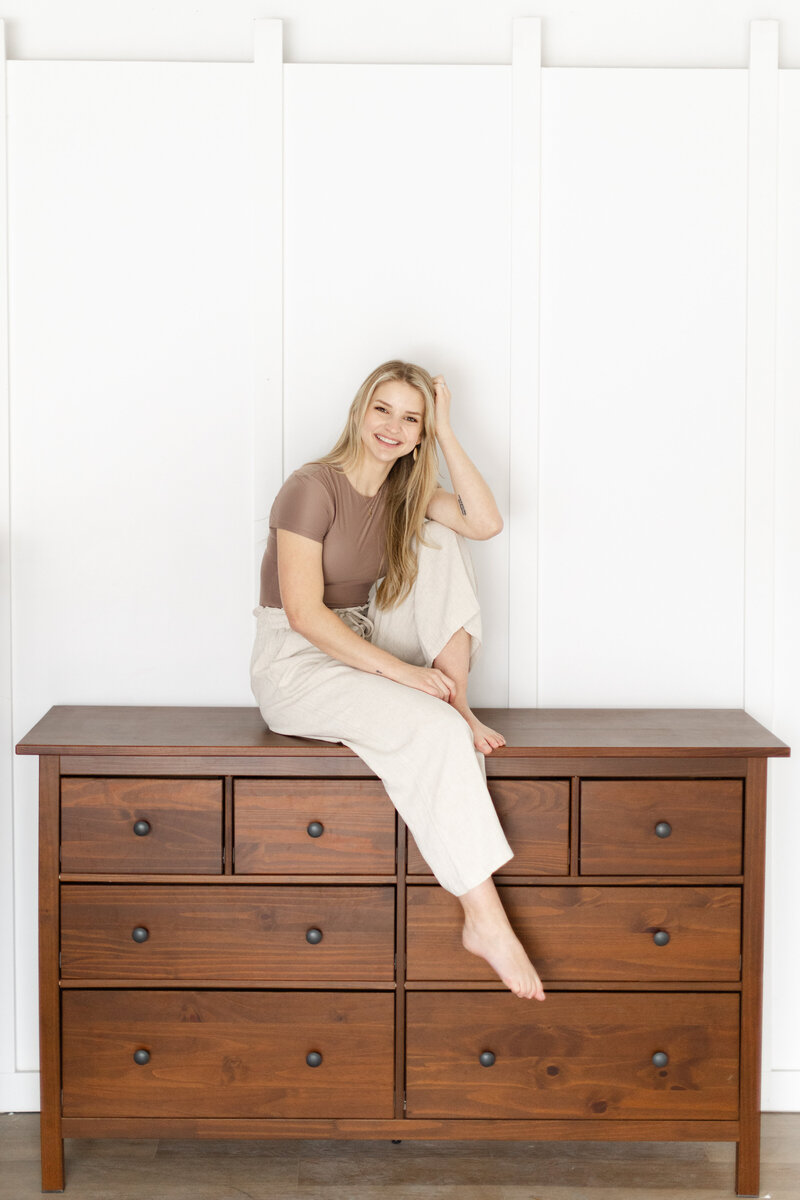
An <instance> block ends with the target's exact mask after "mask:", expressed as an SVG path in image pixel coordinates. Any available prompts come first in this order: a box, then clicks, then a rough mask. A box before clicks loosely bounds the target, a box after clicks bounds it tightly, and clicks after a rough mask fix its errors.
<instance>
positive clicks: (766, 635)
mask: <svg viewBox="0 0 800 1200" xmlns="http://www.w3.org/2000/svg"><path fill="white" fill-rule="evenodd" d="M748 96H749V100H748V128H747V334H746V337H747V369H746V382H745V388H746V395H745V430H746V434H745V530H744V543H745V552H744V562H745V568H744V680H743V689H742V690H743V695H744V707H745V708H746V709H747V711H748V712H749V713H751V714H752V715H753V716H754V717H755V718H756V720H758V721H761V722H762V723H763V724H764V725H767V726H769V725H771V723H772V717H773V707H774V684H775V678H774V675H775V673H774V641H775V619H774V607H775V444H774V438H775V387H776V334H777V276H778V22H777V21H751V22H750V69H749V73H748Z"/></svg>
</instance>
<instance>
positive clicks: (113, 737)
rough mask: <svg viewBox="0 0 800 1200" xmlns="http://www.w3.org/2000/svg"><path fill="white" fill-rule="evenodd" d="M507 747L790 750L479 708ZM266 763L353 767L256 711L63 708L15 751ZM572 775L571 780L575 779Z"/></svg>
mask: <svg viewBox="0 0 800 1200" xmlns="http://www.w3.org/2000/svg"><path fill="white" fill-rule="evenodd" d="M475 711H476V713H477V715H478V716H479V717H480V719H481V720H483V721H486V722H487V723H488V724H490V725H492V726H494V727H497V728H500V729H501V732H502V733H503V735H504V736H505V738H506V745H505V746H503V747H501V748H500V749H499V750H495V751H494V753H493V754H492V756H491V758H492V759H493V760H494V761H501V760H502V759H504V758H511V757H515V758H519V757H522V758H536V757H543V758H552V757H553V755H554V752H557V753H560V756H561V757H562V758H563V757H567V756H570V755H581V756H584V757H585V756H587V755H588V756H590V755H592V754H596V753H597V752H598V751H599V752H601V753H602V752H606V751H609V750H610V751H613V753H614V754H615V755H616V756H618V757H621V758H643V757H659V756H666V757H673V756H677V757H681V756H683V757H688V756H692V757H694V756H697V757H700V758H710V757H716V756H717V755H718V754H721V755H734V756H739V757H746V758H754V757H767V756H771V757H774V756H776V755H777V756H784V755H788V754H789V747H788V746H787V745H786V744H785V742H782V741H781V740H780V739H779V738H777V737H775V735H774V734H772V733H770V731H769V730H768V729H765V728H764V726H763V725H760V724H759V722H758V721H755V720H754V719H753V718H752V717H751V716H749V715H748V714H747V713H746V712H744V711H743V710H742V709H739V708H709V709H705V708H704V709H685V708H664V709H651V708H617V709H614V708H608V709H606V708H587V709H577V708H540V709H537V708H511V709H506V708H479V709H476V710H475ZM64 750H67V751H69V753H70V754H96V753H109V752H114V753H120V754H126V755H130V754H153V755H156V756H157V757H159V758H163V757H172V756H173V755H178V756H180V755H190V756H191V757H206V756H209V755H210V756H214V755H224V754H227V755H231V756H239V755H245V756H247V755H253V754H255V755H257V756H259V757H261V756H264V755H267V756H269V757H272V758H276V757H278V758H279V757H283V756H287V757H291V756H293V755H296V754H298V753H301V754H303V755H306V756H321V757H335V756H344V757H348V758H355V757H356V756H355V755H354V754H353V751H352V750H350V749H349V748H348V747H347V746H336V745H332V744H331V743H320V742H319V741H315V740H314V739H312V738H297V737H286V736H284V735H283V734H277V733H272V732H270V731H269V730H268V729H266V728H265V726H264V722H263V719H262V717H261V714H260V713H259V711H258V709H257V708H213V707H209V708H179V707H169V708H158V707H152V706H146V707H127V706H119V707H116V706H112V705H104V706H102V707H95V706H91V705H57V706H55V707H54V708H51V709H50V711H49V712H48V713H47V714H46V715H45V716H44V717H43V718H42V720H41V721H39V723H38V724H37V725H35V726H34V727H33V729H32V730H31V731H30V732H29V733H28V734H26V735H25V737H24V738H22V739H21V741H20V742H19V743H18V745H17V753H18V754H60V753H62V751H64ZM570 773H571V772H567V774H570Z"/></svg>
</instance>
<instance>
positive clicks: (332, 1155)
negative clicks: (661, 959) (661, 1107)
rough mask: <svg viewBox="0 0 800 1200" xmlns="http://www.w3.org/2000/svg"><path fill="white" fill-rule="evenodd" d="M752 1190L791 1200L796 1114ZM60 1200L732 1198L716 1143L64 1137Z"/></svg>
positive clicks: (12, 1158)
mask: <svg viewBox="0 0 800 1200" xmlns="http://www.w3.org/2000/svg"><path fill="white" fill-rule="evenodd" d="M762 1126H763V1136H764V1142H763V1154H762V1170H761V1180H762V1189H761V1196H762V1197H763V1198H766V1197H767V1196H769V1197H770V1198H771V1200H800V1113H766V1114H764V1117H763V1118H762ZM66 1161H67V1189H66V1192H65V1196H66V1197H67V1200H154V1197H158V1200H242V1197H249V1198H250V1200H276V1198H280V1200H734V1181H733V1163H734V1149H733V1146H731V1145H730V1144H728V1143H709V1144H706V1143H695V1142H683V1143H680V1142H678V1143H671V1142H573V1143H569V1142H564V1143H553V1142H412V1141H404V1142H402V1143H401V1144H400V1145H397V1146H396V1145H392V1143H391V1142H389V1141H387V1142H372V1141H370V1142H340V1141H307V1142H304V1141H300V1140H293V1139H292V1140H286V1141H264V1142H256V1141H239V1142H237V1141H196V1142H188V1141H171V1140H170V1141H166V1140H165V1141H161V1142H157V1141H155V1140H144V1139H141V1140H140V1139H136V1140H130V1141H128V1140H123V1139H120V1140H108V1141H103V1140H101V1139H97V1140H95V1139H87V1140H68V1142H67V1145H66ZM39 1189H40V1179H39V1118H38V1114H36V1113H22V1114H13V1115H5V1116H0V1200H40V1198H41V1195H42V1193H41V1191H40V1190H39Z"/></svg>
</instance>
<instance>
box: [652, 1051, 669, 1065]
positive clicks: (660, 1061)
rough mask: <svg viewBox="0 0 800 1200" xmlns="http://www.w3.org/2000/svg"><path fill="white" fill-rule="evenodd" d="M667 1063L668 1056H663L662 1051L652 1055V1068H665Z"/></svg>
mask: <svg viewBox="0 0 800 1200" xmlns="http://www.w3.org/2000/svg"><path fill="white" fill-rule="evenodd" d="M668 1062H669V1055H668V1054H665V1053H664V1051H663V1050H656V1052H655V1054H654V1055H653V1066H654V1067H665V1066H666V1065H667V1063H668Z"/></svg>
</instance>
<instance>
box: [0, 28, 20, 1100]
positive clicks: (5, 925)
mask: <svg viewBox="0 0 800 1200" xmlns="http://www.w3.org/2000/svg"><path fill="white" fill-rule="evenodd" d="M8 334H9V330H8V145H7V122H6V34H5V21H0V473H1V474H2V478H1V480H0V575H1V576H2V581H1V582H0V946H1V947H2V962H3V967H2V970H0V1081H2V1085H3V1086H2V1089H1V1090H2V1091H3V1093H4V1094H5V1093H6V1092H7V1091H10V1090H13V1083H14V1078H15V1074H16V1049H15V1045H16V1010H15V1005H14V989H15V978H16V959H15V953H14V947H15V937H14V808H13V804H14V800H13V797H14V792H13V784H14V777H13V765H14V760H13V745H14V738H13V722H12V708H11V685H12V679H11V547H10V541H11V536H10V535H11V498H10V489H11V456H10V437H9V424H10V406H9V387H8Z"/></svg>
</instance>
